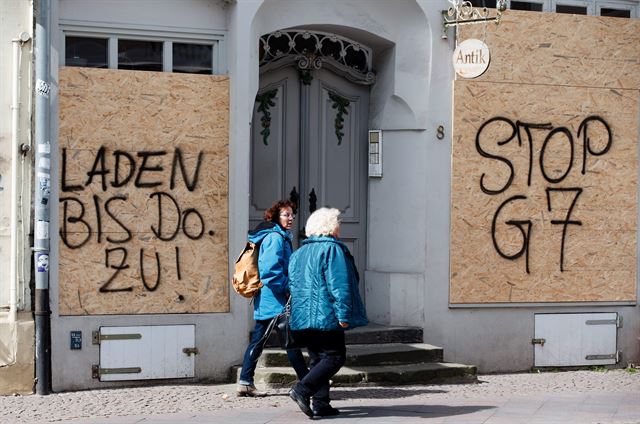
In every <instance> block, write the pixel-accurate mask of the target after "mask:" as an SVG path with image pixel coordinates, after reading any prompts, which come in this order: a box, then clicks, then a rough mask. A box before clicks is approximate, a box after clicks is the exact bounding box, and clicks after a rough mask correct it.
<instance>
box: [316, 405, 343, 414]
mask: <svg viewBox="0 0 640 424" xmlns="http://www.w3.org/2000/svg"><path fill="white" fill-rule="evenodd" d="M339 414H340V411H339V410H338V409H336V408H334V407H333V406H331V405H326V406H322V407H320V408H317V409H314V410H313V415H314V416H315V417H333V416H334V415H339Z"/></svg>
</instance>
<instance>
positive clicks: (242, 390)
mask: <svg viewBox="0 0 640 424" xmlns="http://www.w3.org/2000/svg"><path fill="white" fill-rule="evenodd" d="M236 395H238V397H245V396H247V397H265V396H266V395H267V392H261V391H259V390H258V389H256V386H254V385H253V384H238V388H237V389H236Z"/></svg>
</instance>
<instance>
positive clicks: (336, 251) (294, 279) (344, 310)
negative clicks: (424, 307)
mask: <svg viewBox="0 0 640 424" xmlns="http://www.w3.org/2000/svg"><path fill="white" fill-rule="evenodd" d="M339 215H340V211H339V210H338V209H330V208H320V209H318V210H317V211H315V212H314V213H313V214H311V216H310V217H309V219H308V220H307V223H306V226H305V230H306V233H307V236H308V238H307V239H305V240H304V241H303V242H302V246H301V247H300V249H298V250H297V251H296V252H294V253H293V255H291V259H290V261H289V289H290V291H291V321H290V325H291V329H292V330H294V335H295V338H296V341H297V342H299V343H301V344H302V345H304V346H306V347H307V350H308V352H309V358H310V363H309V365H310V367H311V369H310V370H309V373H308V374H307V375H306V376H305V377H304V378H303V379H302V380H300V381H299V382H298V383H297V384H296V385H295V386H294V387H293V388H292V389H291V391H290V392H289V396H290V397H291V398H292V399H293V400H294V401H295V402H296V403H297V404H298V406H299V407H300V409H301V410H302V412H304V413H305V414H306V415H308V416H309V417H313V416H328V415H337V414H338V413H339V411H338V410H337V409H335V408H333V407H332V406H331V405H330V403H329V402H330V397H329V379H330V378H331V377H332V376H333V375H334V374H335V373H337V372H338V371H339V370H340V368H341V367H342V366H343V365H344V362H345V360H346V346H345V341H344V330H345V329H351V328H355V327H359V326H363V325H367V324H368V321H367V316H366V312H365V309H364V304H363V303H362V299H361V298H360V292H359V290H358V271H357V270H356V267H355V263H354V261H353V256H351V253H349V249H348V248H347V246H345V245H344V243H342V242H341V241H339V240H338V237H339V235H340V221H339V218H338V217H339ZM311 397H313V408H312V407H311V405H310V403H311V402H310V399H311Z"/></svg>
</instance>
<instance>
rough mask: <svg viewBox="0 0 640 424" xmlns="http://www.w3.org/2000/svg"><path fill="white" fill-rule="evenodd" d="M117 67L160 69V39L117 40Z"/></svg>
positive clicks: (139, 69) (157, 70) (141, 69)
mask: <svg viewBox="0 0 640 424" xmlns="http://www.w3.org/2000/svg"><path fill="white" fill-rule="evenodd" d="M118 69H130V70H136V71H156V72H161V71H162V41H140V40H122V39H119V40H118Z"/></svg>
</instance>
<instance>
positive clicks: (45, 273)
mask: <svg viewBox="0 0 640 424" xmlns="http://www.w3.org/2000/svg"><path fill="white" fill-rule="evenodd" d="M36 4H37V10H36V33H35V38H34V41H35V65H36V66H35V74H36V93H35V94H36V96H35V97H36V101H35V129H36V131H35V133H36V149H35V164H34V170H35V178H36V184H35V187H34V216H35V217H34V232H35V234H34V247H33V251H34V268H35V282H36V293H35V327H36V328H35V330H36V393H37V394H39V395H48V394H49V393H50V392H51V311H50V310H49V220H50V214H49V193H50V191H51V175H50V173H51V165H50V163H51V144H50V143H49V129H50V127H49V113H50V112H49V94H50V91H51V85H50V82H49V78H50V74H51V73H50V62H49V50H50V33H51V29H50V20H51V17H50V11H51V5H50V0H39V1H37V2H36Z"/></svg>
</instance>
